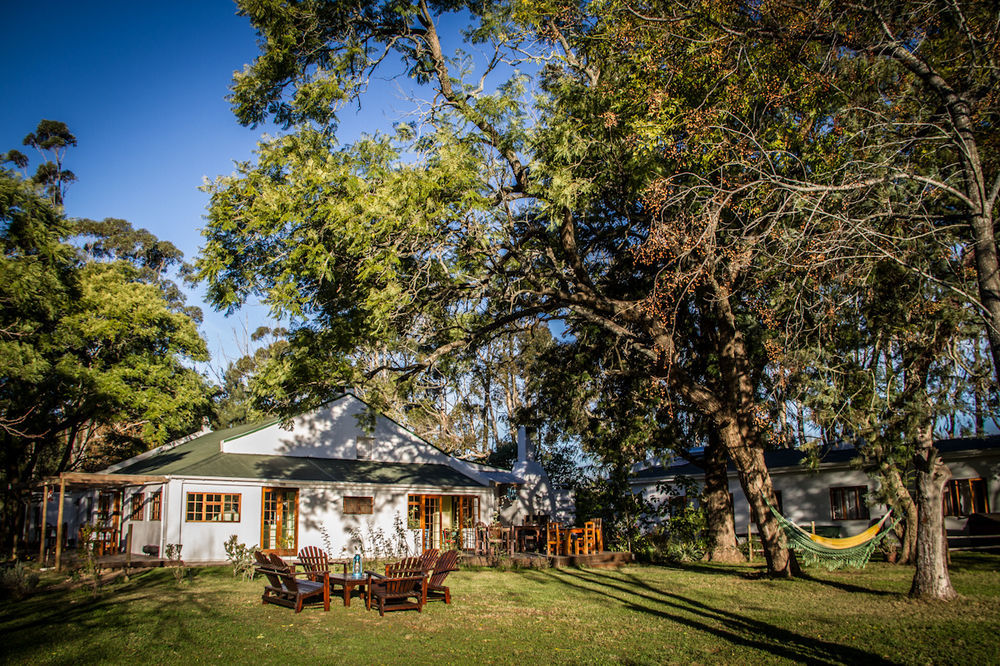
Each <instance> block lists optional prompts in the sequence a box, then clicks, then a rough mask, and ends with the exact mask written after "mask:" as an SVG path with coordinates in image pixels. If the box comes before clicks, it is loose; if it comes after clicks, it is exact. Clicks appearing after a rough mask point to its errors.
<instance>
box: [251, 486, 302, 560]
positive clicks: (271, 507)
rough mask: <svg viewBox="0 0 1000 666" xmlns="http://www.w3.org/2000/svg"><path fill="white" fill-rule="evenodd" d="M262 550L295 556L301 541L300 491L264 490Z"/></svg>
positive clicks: (287, 489) (290, 489)
mask: <svg viewBox="0 0 1000 666" xmlns="http://www.w3.org/2000/svg"><path fill="white" fill-rule="evenodd" d="M262 508H263V510H262V511H261V528H260V549H261V550H263V551H265V552H268V553H276V554H278V555H295V554H296V553H297V552H298V541H299V489H298V488H264V499H263V504H262Z"/></svg>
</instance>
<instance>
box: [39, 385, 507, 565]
mask: <svg viewBox="0 0 1000 666" xmlns="http://www.w3.org/2000/svg"><path fill="white" fill-rule="evenodd" d="M77 477H81V478H80V479H78V478H77ZM83 477H86V478H83ZM87 478H89V479H91V480H92V481H93V484H94V485H99V484H110V485H108V486H107V487H109V488H110V489H109V490H101V491H95V493H96V496H95V497H93V499H92V500H91V502H90V503H91V506H89V507H87V506H86V504H88V502H87V501H86V498H84V501H83V502H77V504H78V505H80V507H81V508H82V509H83V510H84V511H87V510H89V513H91V514H93V516H92V517H94V518H96V519H97V520H98V521H99V522H102V523H103V524H105V525H106V528H107V529H108V530H109V531H110V532H111V533H112V534H113V535H114V539H115V540H116V541H118V542H119V543H124V542H125V541H126V537H125V535H127V534H129V533H131V551H132V552H133V553H135V554H139V553H142V552H143V549H144V547H147V550H152V549H153V548H155V549H156V550H157V551H158V552H159V553H161V554H162V553H164V548H165V546H166V545H167V544H182V546H183V551H182V554H183V558H184V560H185V561H188V562H208V561H220V560H225V559H226V554H225V550H224V543H225V541H226V540H227V539H228V538H229V537H230V535H233V534H235V535H237V538H238V540H239V541H240V542H242V543H245V544H247V545H255V544H256V545H259V546H260V547H261V548H262V549H263V550H265V551H269V552H275V553H278V554H294V553H297V552H298V551H299V550H300V549H301V548H302V547H305V546H310V545H313V546H320V547H326V546H327V544H329V546H330V549H331V551H332V554H333V555H334V556H337V555H339V554H345V555H349V554H353V553H354V551H355V548H356V547H357V546H358V545H359V543H358V539H359V537H360V538H361V539H364V541H365V543H366V545H368V546H370V545H371V543H370V541H371V540H372V539H373V538H376V537H378V538H387V539H394V538H395V537H396V535H397V533H398V532H399V531H402V532H404V533H405V538H406V540H407V543H408V545H409V546H410V548H411V549H414V550H416V549H421V548H426V547H436V548H443V547H448V546H449V545H458V546H459V547H472V543H473V542H474V538H475V537H474V529H473V528H474V527H475V525H476V523H478V522H485V523H489V522H491V521H492V520H493V519H494V517H495V515H496V510H497V499H498V497H499V496H507V495H508V494H509V493H508V488H511V487H515V486H517V485H518V484H520V483H522V482H521V480H520V479H519V478H517V477H516V476H514V475H513V474H511V473H510V472H506V471H504V470H499V469H496V468H491V467H487V466H484V465H477V464H473V463H469V462H467V461H464V460H460V459H458V458H455V457H453V456H450V455H448V454H446V453H444V452H443V451H441V450H439V449H437V448H435V447H434V446H432V445H431V444H429V443H428V442H426V441H425V440H423V439H421V438H420V437H418V436H416V435H415V434H414V433H412V432H410V431H409V430H407V429H406V428H404V427H403V426H401V425H399V424H397V423H395V422H394V421H392V420H391V419H388V418H386V417H385V416H382V415H380V414H376V413H375V412H374V411H373V410H372V409H371V408H370V407H369V406H368V405H367V404H366V403H364V402H363V401H361V400H360V399H358V398H357V397H355V396H354V395H353V394H350V393H347V394H344V395H343V396H341V397H339V398H337V399H336V400H334V401H332V402H330V403H327V404H325V405H323V406H322V407H320V408H318V409H315V410H313V411H311V412H308V413H306V414H303V415H301V416H298V417H295V418H294V419H292V420H291V422H290V424H286V425H284V426H283V425H282V423H281V422H280V421H279V420H270V421H266V422H261V423H254V424H249V425H244V426H239V427H235V428H230V429H228V430H222V431H218V432H205V433H201V434H199V435H197V436H194V437H193V438H188V439H185V440H180V441H178V442H174V443H171V444H167V445H164V446H161V447H159V448H156V449H153V450H151V451H148V452H146V453H143V454H141V455H138V456H136V457H134V458H131V459H129V460H126V461H124V462H121V463H118V464H116V465H112V466H111V467H108V468H107V469H105V470H103V471H102V472H100V473H99V474H95V475H75V476H70V477H69V479H70V481H71V483H73V482H77V483H79V482H85V481H86V480H87ZM54 482H56V483H57V482H58V481H57V480H55V481H54ZM53 504H54V505H58V502H53ZM50 516H51V514H50ZM54 517H55V516H52V518H54ZM64 520H65V518H64ZM67 522H69V521H67ZM148 547H152V548H148Z"/></svg>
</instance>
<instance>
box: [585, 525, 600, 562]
mask: <svg viewBox="0 0 1000 666" xmlns="http://www.w3.org/2000/svg"><path fill="white" fill-rule="evenodd" d="M595 552H597V527H596V526H595V525H594V521H593V520H588V521H587V522H585V523H584V524H583V554H584V555H590V554H592V553H595Z"/></svg>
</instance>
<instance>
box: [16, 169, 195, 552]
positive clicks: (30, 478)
mask: <svg viewBox="0 0 1000 666" xmlns="http://www.w3.org/2000/svg"><path fill="white" fill-rule="evenodd" d="M40 189H41V188H39V186H38V185H37V184H35V183H33V182H28V181H25V180H22V179H21V178H19V177H18V176H16V175H15V174H13V173H11V172H9V171H7V170H3V171H2V172H0V247H2V248H3V257H2V261H0V302H2V303H3V304H4V307H3V308H2V309H0V310H2V314H0V376H3V378H4V381H3V382H2V383H0V478H2V481H3V484H2V487H3V490H2V491H0V520H2V525H3V530H2V534H3V535H4V538H5V540H6V539H10V538H12V537H13V535H15V534H18V533H19V529H18V528H19V526H20V521H21V520H22V519H23V517H24V512H23V511H22V510H21V502H22V501H23V500H24V499H25V497H26V496H27V495H26V493H27V491H28V489H29V488H30V485H31V484H32V483H33V482H35V481H37V480H38V479H39V478H42V477H44V476H47V475H52V474H58V473H60V472H63V471H67V470H74V469H84V470H87V469H94V468H99V467H102V466H106V465H107V464H110V463H112V462H116V461H118V460H121V459H122V458H125V457H128V456H130V455H134V454H136V453H138V452H140V451H143V450H145V449H146V448H148V447H149V446H150V445H155V444H158V443H162V442H164V441H166V440H167V439H168V438H170V437H174V436H179V435H181V434H186V433H187V432H190V431H191V430H192V429H193V428H192V426H194V427H197V424H198V422H199V421H200V419H201V417H202V416H203V415H204V414H205V413H206V412H207V407H208V390H207V385H206V383H205V381H204V380H203V378H202V377H201V376H200V375H199V374H198V373H197V372H196V371H195V370H194V369H192V368H191V367H190V365H191V363H192V362H193V361H204V360H207V359H208V353H207V349H206V346H205V342H204V340H202V339H201V337H200V335H199V334H198V331H197V328H196V325H195V323H194V321H193V320H192V319H191V318H190V317H189V316H188V315H187V314H186V313H185V312H183V311H182V310H183V307H182V304H180V303H178V302H177V301H176V300H172V299H170V298H169V297H168V295H167V294H166V293H165V291H164V290H163V289H162V287H161V285H160V284H155V283H151V282H150V281H149V280H148V279H147V277H146V276H144V273H143V272H142V270H141V269H140V268H138V267H137V266H136V265H134V264H133V263H131V262H129V261H124V260H118V259H116V258H115V259H112V257H110V256H109V257H108V258H107V259H108V260H105V261H93V260H91V261H88V260H87V259H86V257H85V255H83V254H81V253H80V252H78V251H77V249H76V248H75V247H73V245H71V244H70V243H69V242H67V241H69V240H72V239H73V238H74V237H75V235H76V229H75V225H74V223H73V221H71V220H67V219H66V218H65V216H64V215H63V213H62V212H61V207H60V206H57V205H56V204H55V203H53V202H52V201H51V200H49V199H47V198H45V197H43V196H42V194H41V193H40V191H39V190H40Z"/></svg>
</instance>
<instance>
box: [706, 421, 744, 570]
mask: <svg viewBox="0 0 1000 666" xmlns="http://www.w3.org/2000/svg"><path fill="white" fill-rule="evenodd" d="M728 463H729V460H728V459H727V458H726V451H725V449H724V448H723V446H722V441H721V440H720V439H719V435H718V433H716V432H714V431H712V432H710V433H709V436H708V446H707V447H706V448H705V491H704V493H703V495H702V506H703V507H704V508H705V522H706V531H707V533H708V551H707V552H706V553H705V559H706V560H708V561H709V562H725V563H733V562H743V561H745V560H746V558H744V557H743V554H742V553H741V552H740V551H739V548H737V547H736V525H735V522H734V519H733V501H732V499H731V498H730V496H729V475H728V474H727V471H726V466H727V465H728Z"/></svg>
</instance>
